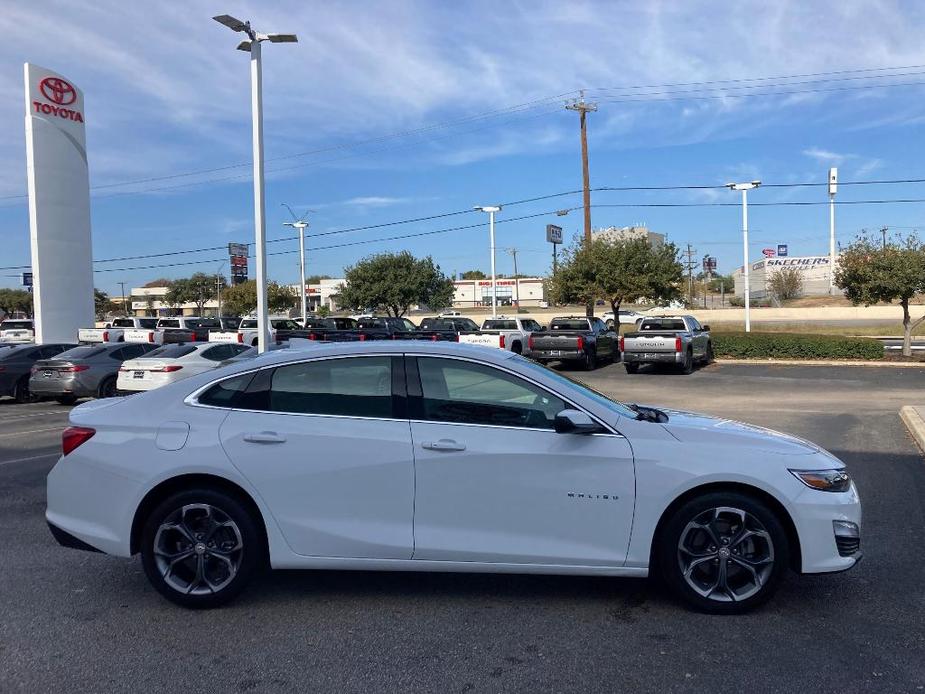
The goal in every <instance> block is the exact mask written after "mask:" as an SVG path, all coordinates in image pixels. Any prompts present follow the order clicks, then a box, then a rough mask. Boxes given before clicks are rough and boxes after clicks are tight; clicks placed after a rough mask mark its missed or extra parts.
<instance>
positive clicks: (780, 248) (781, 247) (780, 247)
mask: <svg viewBox="0 0 925 694" xmlns="http://www.w3.org/2000/svg"><path fill="white" fill-rule="evenodd" d="M777 255H778V256H780V257H781V258H786V257H787V244H786V243H779V244H777Z"/></svg>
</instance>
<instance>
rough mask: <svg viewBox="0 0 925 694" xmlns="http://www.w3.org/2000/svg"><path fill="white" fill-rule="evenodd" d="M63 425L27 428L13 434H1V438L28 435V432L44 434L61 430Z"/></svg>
mask: <svg viewBox="0 0 925 694" xmlns="http://www.w3.org/2000/svg"><path fill="white" fill-rule="evenodd" d="M61 430H62V427H59V426H58V427H50V428H47V429H27V430H26V431H17V432H13V433H12V434H0V439H10V438H13V437H14V436H27V435H28V434H42V433H45V432H49V431H61Z"/></svg>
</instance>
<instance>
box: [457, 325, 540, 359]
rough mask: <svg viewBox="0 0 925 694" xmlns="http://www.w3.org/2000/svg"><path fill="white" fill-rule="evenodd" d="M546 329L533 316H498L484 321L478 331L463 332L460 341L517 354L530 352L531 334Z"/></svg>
mask: <svg viewBox="0 0 925 694" xmlns="http://www.w3.org/2000/svg"><path fill="white" fill-rule="evenodd" d="M543 330H544V328H543V326H542V325H540V324H539V323H537V322H536V321H535V320H533V319H532V318H517V317H510V316H497V317H496V318H487V319H485V321H483V322H482V329H481V330H479V331H478V332H477V333H462V334H460V336H459V341H460V342H462V343H465V344H469V345H481V346H483V347H495V348H496V349H506V350H508V351H509V352H514V353H515V354H530V345H529V342H530V336H531V335H532V334H533V333H539V332H542V331H543Z"/></svg>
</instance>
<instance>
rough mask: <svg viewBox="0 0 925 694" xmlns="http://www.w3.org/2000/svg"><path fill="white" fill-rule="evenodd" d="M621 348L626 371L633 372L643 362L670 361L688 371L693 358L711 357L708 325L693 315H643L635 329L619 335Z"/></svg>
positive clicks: (693, 361) (706, 362)
mask: <svg viewBox="0 0 925 694" xmlns="http://www.w3.org/2000/svg"><path fill="white" fill-rule="evenodd" d="M620 352H622V354H623V365H624V367H625V368H626V372H627V373H631V374H634V373H636V372H637V371H639V367H640V366H641V365H642V364H673V365H676V366H678V367H679V368H680V369H681V370H682V371H683V372H684V373H686V374H689V373H691V372H692V371H693V370H694V364H695V363H696V362H701V363H704V364H708V363H710V362H711V361H712V360H713V343H712V341H711V340H710V326H709V325H700V323H699V322H697V319H696V318H694V317H693V316H671V317H659V318H643V319H642V320H641V321H639V324H638V325H637V326H636V331H635V332H630V333H626V334H625V335H624V336H623V337H622V338H621V339H620Z"/></svg>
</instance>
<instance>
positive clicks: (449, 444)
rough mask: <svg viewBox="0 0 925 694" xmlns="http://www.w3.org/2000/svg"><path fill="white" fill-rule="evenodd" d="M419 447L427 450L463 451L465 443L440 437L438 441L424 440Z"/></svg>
mask: <svg viewBox="0 0 925 694" xmlns="http://www.w3.org/2000/svg"><path fill="white" fill-rule="evenodd" d="M421 448H426V449H427V450H429V451H464V450H466V444H464V443H459V442H458V441H453V440H452V439H440V440H439V441H424V442H423V443H422V444H421Z"/></svg>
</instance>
